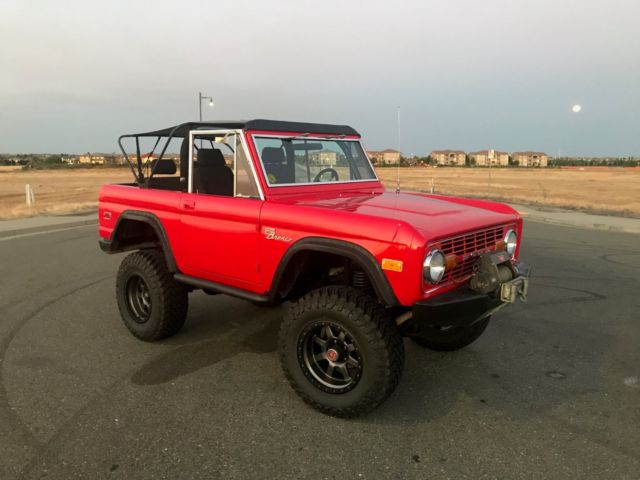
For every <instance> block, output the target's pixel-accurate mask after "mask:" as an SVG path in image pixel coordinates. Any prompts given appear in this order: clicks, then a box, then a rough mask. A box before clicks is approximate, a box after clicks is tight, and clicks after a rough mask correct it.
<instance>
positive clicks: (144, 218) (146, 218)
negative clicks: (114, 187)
mask: <svg viewBox="0 0 640 480" xmlns="http://www.w3.org/2000/svg"><path fill="white" fill-rule="evenodd" d="M125 220H133V221H136V222H142V223H146V224H147V225H149V226H150V227H151V228H152V229H153V231H154V232H155V234H156V236H157V237H158V239H160V244H161V245H162V252H163V253H164V258H165V261H166V262H167V267H168V269H169V271H170V272H174V273H175V272H178V271H179V270H178V266H177V264H176V259H175V257H174V256H173V251H172V250H171V245H170V243H169V238H168V237H167V234H166V232H165V231H164V226H163V225H162V222H161V221H160V219H159V218H158V217H157V216H156V215H154V214H153V213H150V212H144V211H139V210H125V211H124V212H122V213H121V214H120V216H119V217H118V220H117V221H116V225H115V227H114V228H113V232H111V238H110V239H109V240H100V248H102V250H103V251H105V252H107V253H117V252H124V251H125V250H126V249H123V248H121V247H120V245H119V243H118V230H119V228H120V227H121V225H122V223H123V222H124V221H125Z"/></svg>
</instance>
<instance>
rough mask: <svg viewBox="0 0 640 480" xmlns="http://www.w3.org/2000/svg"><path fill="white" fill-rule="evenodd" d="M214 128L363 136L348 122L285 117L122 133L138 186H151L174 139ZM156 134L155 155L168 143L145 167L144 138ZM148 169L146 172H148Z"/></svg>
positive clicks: (199, 123) (124, 152) (189, 124)
mask: <svg viewBox="0 0 640 480" xmlns="http://www.w3.org/2000/svg"><path fill="white" fill-rule="evenodd" d="M213 129H230V130H231V129H242V130H262V131H271V132H294V133H301V134H314V133H323V134H328V135H358V136H359V135H360V134H359V133H358V132H357V131H356V130H355V129H353V128H351V127H349V126H347V125H329V124H324V123H304V122H285V121H282V120H262V119H256V120H216V121H210V122H187V123H181V124H180V125H176V126H174V127H168V128H163V129H161V130H154V131H153V132H144V133H130V134H126V135H121V136H120V138H119V139H118V144H119V145H120V150H122V153H123V155H124V158H125V159H126V160H127V162H128V163H129V166H130V167H131V172H132V173H133V176H134V178H135V179H136V183H137V184H138V185H149V180H150V179H151V177H153V174H154V173H155V172H156V170H157V168H158V167H157V165H160V164H161V162H162V161H163V158H164V154H165V152H166V150H167V147H168V146H169V143H170V142H171V140H172V139H174V138H185V137H186V136H188V135H189V132H190V131H191V130H213ZM144 137H155V138H156V141H155V145H154V146H153V150H152V151H151V154H150V155H152V154H153V153H154V152H155V150H156V147H157V146H158V144H159V143H160V140H161V139H162V138H165V139H166V140H165V141H164V146H163V147H162V148H161V151H160V155H159V156H158V159H157V160H156V161H154V162H153V165H152V166H151V167H150V166H149V165H148V164H147V165H146V167H145V166H143V164H142V158H141V156H140V138H144ZM125 138H133V139H134V140H135V146H136V163H135V165H134V163H133V162H132V161H131V160H130V159H129V155H127V152H126V150H125V148H124V146H123V145H122V140H123V139H125ZM145 169H146V171H145Z"/></svg>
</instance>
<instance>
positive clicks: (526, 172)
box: [377, 167, 640, 218]
mask: <svg viewBox="0 0 640 480" xmlns="http://www.w3.org/2000/svg"><path fill="white" fill-rule="evenodd" d="M377 172H378V176H379V177H380V179H381V180H382V181H383V182H384V184H385V185H386V186H387V188H395V186H396V184H397V180H396V179H397V174H398V173H397V169H395V168H379V169H378V171H377ZM432 182H433V186H434V191H435V193H439V194H450V195H459V196H473V197H481V198H491V199H495V200H504V201H510V202H513V203H522V204H528V205H536V206H547V207H562V208H569V209H578V210H583V211H586V212H590V213H601V214H611V215H619V216H627V217H636V218H640V168H594V169H591V168H589V167H586V168H582V169H580V168H572V169H518V168H492V169H490V170H489V169H488V168H433V167H415V168H401V169H400V185H401V189H403V190H421V191H426V192H429V191H431V185H432Z"/></svg>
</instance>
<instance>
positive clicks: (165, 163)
mask: <svg viewBox="0 0 640 480" xmlns="http://www.w3.org/2000/svg"><path fill="white" fill-rule="evenodd" d="M151 171H152V172H153V173H154V175H155V174H159V175H173V174H174V173H176V164H175V162H174V161H173V160H169V159H168V158H163V159H162V160H152V161H151Z"/></svg>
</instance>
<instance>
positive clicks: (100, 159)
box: [78, 153, 105, 165]
mask: <svg viewBox="0 0 640 480" xmlns="http://www.w3.org/2000/svg"><path fill="white" fill-rule="evenodd" d="M104 161H105V156H104V155H100V154H91V153H87V154H86V155H80V157H79V158H78V162H79V163H82V164H85V165H86V164H92V165H104Z"/></svg>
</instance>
